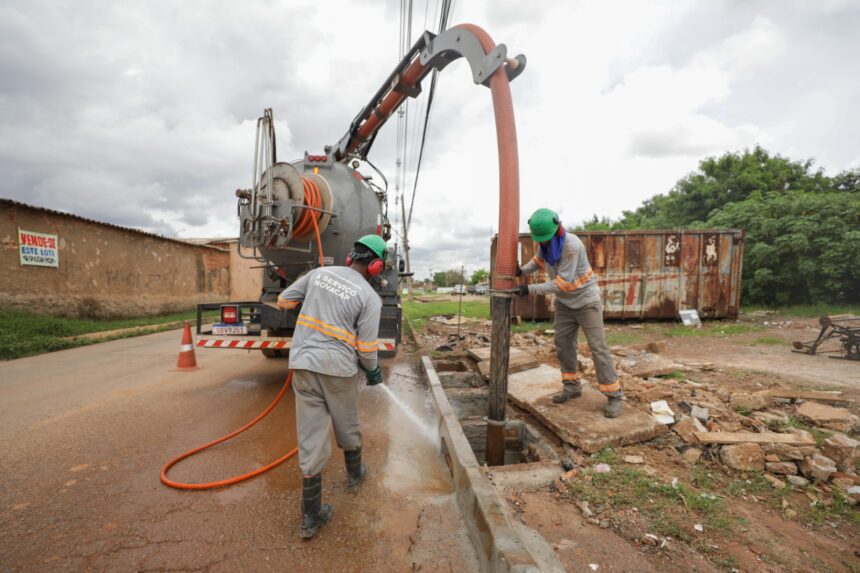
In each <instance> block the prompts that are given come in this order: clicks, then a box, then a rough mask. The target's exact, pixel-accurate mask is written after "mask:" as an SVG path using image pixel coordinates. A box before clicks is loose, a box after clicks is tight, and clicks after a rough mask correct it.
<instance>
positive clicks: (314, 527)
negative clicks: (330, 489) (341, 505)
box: [302, 473, 332, 539]
mask: <svg viewBox="0 0 860 573" xmlns="http://www.w3.org/2000/svg"><path fill="white" fill-rule="evenodd" d="M321 502H322V474H321V473H319V474H317V475H315V476H310V477H308V476H305V478H304V480H303V482H302V539H310V538H312V537H313V536H314V535H316V534H317V531H319V530H320V527H322V526H323V525H325V524H326V523H328V520H330V519H331V514H332V509H331V505H329V504H327V503H326V504H323V503H321Z"/></svg>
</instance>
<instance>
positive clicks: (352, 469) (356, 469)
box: [343, 448, 367, 493]
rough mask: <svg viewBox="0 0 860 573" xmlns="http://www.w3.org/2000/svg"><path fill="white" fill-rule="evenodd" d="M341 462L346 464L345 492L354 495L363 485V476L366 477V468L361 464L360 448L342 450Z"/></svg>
mask: <svg viewBox="0 0 860 573" xmlns="http://www.w3.org/2000/svg"><path fill="white" fill-rule="evenodd" d="M343 460H344V461H345V462H346V478H347V482H346V491H348V492H349V493H355V492H357V491H358V488H360V487H361V484H362V483H364V476H366V475H367V467H366V466H365V465H364V464H363V463H361V448H358V449H356V450H349V451H347V450H344V452H343Z"/></svg>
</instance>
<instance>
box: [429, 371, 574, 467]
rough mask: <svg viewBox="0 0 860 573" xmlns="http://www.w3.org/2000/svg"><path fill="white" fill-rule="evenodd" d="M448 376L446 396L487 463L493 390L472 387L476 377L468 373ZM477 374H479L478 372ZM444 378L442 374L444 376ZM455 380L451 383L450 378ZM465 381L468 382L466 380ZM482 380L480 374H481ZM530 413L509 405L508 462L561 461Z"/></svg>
mask: <svg viewBox="0 0 860 573" xmlns="http://www.w3.org/2000/svg"><path fill="white" fill-rule="evenodd" d="M457 374H458V376H456V377H453V378H449V377H446V378H448V380H449V383H448V385H446V384H445V382H444V381H443V387H444V389H445V395H446V396H447V398H448V402H449V403H450V404H451V408H452V409H453V410H454V413H455V414H456V416H457V419H458V421H459V422H460V426H461V427H462V428H463V433H464V434H466V438H467V439H468V440H469V445H470V446H471V447H472V451H473V452H474V453H475V457H476V458H477V459H478V463H480V464H482V465H483V464H484V462H485V461H486V450H487V422H486V419H485V417H486V415H487V408H488V399H489V389H488V388H487V387H486V386H482V387H479V388H475V387H471V381H472V379H471V378H469V377H467V376H466V375H463V374H466V373H460V372H458V373H457ZM474 376H478V375H477V374H474ZM440 379H442V376H441V375H440ZM452 380H453V381H455V383H454V384H451V383H450V381H452ZM464 380H465V382H464ZM478 380H479V381H480V380H481V379H480V377H478ZM526 418H530V416H529V415H527V414H526V415H523V414H521V413H519V412H517V411H515V410H514V409H513V408H511V407H510V405H509V408H508V422H507V425H506V427H505V462H504V464H505V465H512V464H528V463H535V462H541V461H546V460H553V461H557V460H558V459H559V456H558V453H557V452H556V451H555V449H554V448H553V447H552V446H551V445H550V444H549V442H548V441H547V440H546V439H545V438H544V437H543V436H542V435H541V433H540V432H539V431H538V430H537V429H536V425H537V424H536V423H532V422H533V421H532V420H527V419H526Z"/></svg>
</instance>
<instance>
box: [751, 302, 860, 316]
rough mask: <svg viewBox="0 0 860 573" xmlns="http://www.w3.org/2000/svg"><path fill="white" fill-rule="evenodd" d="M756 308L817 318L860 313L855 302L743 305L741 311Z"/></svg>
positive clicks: (778, 313) (787, 314)
mask: <svg viewBox="0 0 860 573" xmlns="http://www.w3.org/2000/svg"><path fill="white" fill-rule="evenodd" d="M757 310H772V311H774V312H775V313H776V314H777V315H779V316H794V317H799V318H818V317H820V316H827V315H831V314H856V315H860V305H856V304H799V305H793V306H784V307H774V308H768V307H763V306H750V307H744V308H743V312H745V313H750V312H755V311H757Z"/></svg>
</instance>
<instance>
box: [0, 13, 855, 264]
mask: <svg viewBox="0 0 860 573" xmlns="http://www.w3.org/2000/svg"><path fill="white" fill-rule="evenodd" d="M427 6H428V7H429V10H428V11H427V15H428V20H427V21H428V27H429V26H431V25H432V22H433V19H434V17H433V8H434V6H435V4H434V3H433V2H429V0H428V4H427ZM535 6H538V5H535ZM858 6H860V3H858V2H856V1H837V0H829V1H828V2H824V3H818V2H816V3H809V2H791V3H785V2H779V1H776V0H770V1H762V2H757V3H712V2H706V1H704V0H701V1H698V2H687V3H682V4H679V3H668V2H658V1H656V0H645V1H635V2H634V1H629V2H598V1H583V2H576V3H573V2H564V3H562V2H559V3H553V4H549V3H541V4H540V5H539V9H536V8H535V7H533V6H531V5H528V6H526V7H524V5H523V4H522V3H518V2H513V1H511V0H504V1H502V0H493V1H492V2H491V1H490V0H471V1H469V2H462V3H460V2H458V3H456V8H455V14H454V18H453V22H455V23H456V22H463V21H469V22H474V23H477V24H486V28H487V30H488V31H489V32H490V33H491V35H492V36H493V37H494V38H495V39H496V40H497V41H498V42H504V43H506V44H507V45H508V48H509V52H510V53H512V54H517V53H520V52H522V53H525V54H526V56H527V57H528V65H527V68H526V70H525V72H524V73H523V75H521V76H520V77H519V78H518V79H516V80H515V81H514V82H513V84H512V92H513V96H514V106H515V115H516V118H517V130H518V136H519V144H520V173H521V216H520V220H521V221H522V224H521V227H522V228H523V229H524V222H525V220H526V218H527V216H528V214H529V213H530V212H531V211H533V210H534V209H536V208H538V207H542V206H549V207H553V208H555V209H557V210H559V211H560V212H561V214H562V216H563V218H564V219H565V221H566V222H568V223H577V222H579V221H580V220H583V219H586V218H588V217H590V216H591V215H592V214H594V213H596V214H598V215H608V216H618V215H619V214H620V213H621V211H622V210H624V209H633V208H635V207H636V206H637V205H638V204H639V203H640V202H641V201H642V200H644V199H646V198H648V197H650V196H652V195H654V194H656V193H660V192H665V191H667V190H668V189H669V188H671V186H672V185H673V184H674V183H675V182H676V181H677V180H678V179H679V178H680V177H682V176H684V175H685V174H686V173H688V172H690V171H691V170H693V169H695V167H696V165H697V163H698V161H699V160H700V159H701V158H702V157H703V156H706V155H711V154H720V153H723V152H725V151H732V150H738V149H741V148H743V147H745V146H751V145H754V144H756V143H762V144H764V145H765V146H767V147H768V148H769V149H773V150H774V151H776V152H781V153H787V154H789V155H790V156H791V157H796V158H798V159H802V158H806V157H810V156H814V157H816V158H818V159H819V164H822V165H824V166H825V167H826V168H827V169H828V170H829V171H837V170H841V169H844V168H846V167H848V166H850V165H857V164H858V156H857V151H856V133H857V131H858V127H859V126H860V125H858V124H860V115H858V114H860V112H858V111H857V107H856V101H857V99H858V97H860V79H858V74H856V69H855V68H856V65H855V64H854V61H853V54H855V53H857V52H858V50H860V40H858V35H857V34H856V30H857V29H858V27H860V8H858ZM424 9H425V4H424V3H420V2H419V3H416V4H415V8H414V13H415V25H414V31H413V39H415V38H417V37H418V34H419V29H420V28H421V27H422V24H424V14H425V11H424ZM397 18H398V5H397V4H395V3H394V2H393V1H391V0H388V1H387V2H384V3H379V2H359V3H353V4H346V3H344V4H342V5H339V6H338V7H337V9H333V8H332V6H330V5H321V4H319V3H317V2H310V1H307V0H302V1H301V2H298V1H296V2H289V3H275V4H272V3H269V2H263V1H249V2H242V3H234V4H224V3H222V2H215V1H214V0H213V1H211V2H203V3H179V4H177V3H168V2H151V3H150V2H146V3H135V4H129V3H119V4H117V3H110V2H106V1H94V2H85V3H75V4H74V5H72V4H69V5H66V6H56V5H55V4H54V3H49V2H39V1H27V2H25V1H23V0H20V1H17V2H6V3H4V4H3V6H0V77H2V81H0V169H2V171H3V173H4V177H3V178H2V180H0V195H3V196H8V197H12V198H15V199H18V200H21V201H25V202H27V201H29V202H36V203H39V204H43V205H46V206H48V207H55V208H60V209H68V210H70V211H74V212H76V213H78V214H81V215H84V216H89V217H94V218H101V219H104V220H108V221H111V222H114V223H119V224H128V225H136V226H140V227H142V228H146V229H148V230H157V231H159V232H164V233H166V234H173V233H176V232H178V231H179V232H180V233H181V235H182V236H203V235H209V236H211V235H235V234H236V232H237V222H236V220H235V203H234V201H235V199H234V197H233V190H234V189H236V188H237V187H245V186H247V185H248V183H249V181H248V180H249V178H250V171H251V161H252V155H253V138H254V127H255V121H256V118H257V116H259V115H260V113H261V112H262V110H263V108H265V107H272V108H274V112H275V118H276V119H277V120H278V125H277V129H278V148H279V155H280V158H281V159H292V158H296V157H299V156H300V155H301V154H302V152H303V151H304V150H305V149H308V150H311V151H321V149H322V147H323V145H326V144H330V143H334V142H336V141H337V140H338V139H339V138H340V136H341V135H342V134H343V133H344V132H345V131H346V129H347V126H348V125H349V122H350V121H351V120H352V118H353V116H354V115H355V113H357V112H358V110H359V109H360V108H361V107H362V106H364V104H365V103H366V102H367V99H368V98H369V97H370V96H371V94H372V93H373V92H374V91H375V90H376V89H377V88H378V87H379V86H380V85H381V83H382V81H383V80H384V79H385V77H386V76H387V75H388V73H389V72H390V71H391V69H392V67H393V66H394V64H395V63H396V60H397V53H396V52H397V44H398V34H397ZM424 87H425V94H426V90H427V89H428V88H429V83H425V86H424ZM423 97H426V95H425V96H423ZM417 104H418V102H415V101H413V102H411V104H410V111H409V114H410V118H411V121H410V129H411V131H410V139H411V140H413V141H414V142H415V143H417V139H416V137H417V135H418V134H417V128H418V126H419V125H420V122H417V121H416V120H417V119H418V117H419V106H418V105H417ZM394 144H395V127H394V121H392V122H391V123H390V124H389V125H388V126H386V127H385V128H383V131H382V132H381V133H380V135H379V137H378V139H377V141H376V144H375V147H374V150H373V152H372V154H371V159H372V160H373V161H374V163H376V164H377V165H378V166H379V167H381V168H382V169H383V170H384V171H385V172H386V174H387V175H388V177H389V180H391V181H392V190H393V179H394V169H393V167H394ZM416 151H417V148H416V146H414V145H413V146H412V149H411V154H412V155H410V158H409V165H410V166H411V168H412V169H414V165H415V160H416V157H415V154H416ZM407 183H408V182H407ZM408 189H410V190H411V184H408ZM497 195H498V169H497V157H496V142H495V128H494V125H493V113H492V108H491V104H490V94H489V91H488V90H487V89H486V88H484V87H481V86H475V85H474V84H473V83H472V81H471V74H470V73H469V71H468V70H467V66H466V64H465V63H464V62H455V63H454V64H452V65H451V66H449V68H447V69H446V70H445V71H444V72H443V73H442V74H441V75H440V77H439V85H438V87H437V92H436V99H435V103H434V110H433V117H432V122H431V125H430V129H429V134H428V142H427V147H426V150H425V157H424V166H423V168H422V172H421V176H420V184H419V187H418V196H417V198H416V201H415V205H416V212H415V216H414V226H413V231H412V236H411V239H412V245H413V247H414V251H413V257H412V258H413V264H414V266H415V267H416V270H417V271H418V273H419V276H422V275H423V274H426V273H427V271H429V269H430V268H431V267H432V268H434V269H435V270H440V269H442V268H451V267H456V266H459V265H460V264H463V265H466V266H467V268H471V269H474V268H477V267H488V266H489V239H490V236H491V233H492V232H494V231H495V230H496V227H497V224H498V223H497V221H498V207H497V205H498V200H497ZM393 211H394V202H393V200H392V212H393Z"/></svg>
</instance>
